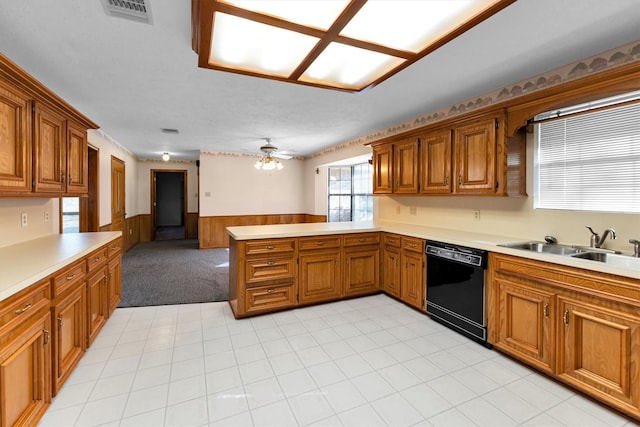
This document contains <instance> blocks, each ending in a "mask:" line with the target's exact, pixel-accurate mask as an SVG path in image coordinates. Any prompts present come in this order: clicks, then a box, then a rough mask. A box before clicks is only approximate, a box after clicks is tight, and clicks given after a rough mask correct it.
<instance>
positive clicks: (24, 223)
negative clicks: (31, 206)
mask: <svg viewBox="0 0 640 427" xmlns="http://www.w3.org/2000/svg"><path fill="white" fill-rule="evenodd" d="M27 224H28V223H27V213H26V212H22V213H21V214H20V226H21V227H26V226H27Z"/></svg>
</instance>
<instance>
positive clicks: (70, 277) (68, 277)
mask: <svg viewBox="0 0 640 427" xmlns="http://www.w3.org/2000/svg"><path fill="white" fill-rule="evenodd" d="M74 277H76V274H75V273H74V274H71V275H69V276H67V280H71V279H73V278H74Z"/></svg>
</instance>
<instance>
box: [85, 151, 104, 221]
mask: <svg viewBox="0 0 640 427" xmlns="http://www.w3.org/2000/svg"><path fill="white" fill-rule="evenodd" d="M88 156H89V161H88V162H87V167H88V169H89V174H88V181H87V184H88V195H87V197H81V198H80V231H83V232H84V231H100V215H99V213H100V149H99V148H98V147H94V146H93V145H91V144H89V154H88Z"/></svg>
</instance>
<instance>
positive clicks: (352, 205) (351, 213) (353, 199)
mask: <svg viewBox="0 0 640 427" xmlns="http://www.w3.org/2000/svg"><path fill="white" fill-rule="evenodd" d="M365 165H366V168H367V177H368V179H367V187H368V189H369V192H364V193H363V192H358V193H356V192H355V187H356V184H355V175H356V171H355V168H357V167H361V166H365ZM331 169H349V170H350V175H349V181H350V192H349V193H332V192H331ZM372 174H373V167H372V166H371V164H370V163H369V162H363V163H357V164H353V165H344V166H338V165H336V166H329V167H327V222H348V221H354V219H353V218H354V214H355V213H356V198H357V197H366V198H367V199H368V201H369V202H368V203H367V204H368V205H370V206H371V208H370V210H368V212H369V214H370V215H369V216H370V219H373V178H372ZM341 181H342V180H341ZM346 196H348V197H349V198H350V207H349V220H348V221H347V220H342V219H338V220H333V221H332V220H331V211H332V209H331V198H332V197H346ZM339 211H341V210H340V209H339ZM338 217H339V218H340V217H341V215H340V214H339V215H338Z"/></svg>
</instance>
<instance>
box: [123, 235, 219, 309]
mask: <svg viewBox="0 0 640 427" xmlns="http://www.w3.org/2000/svg"><path fill="white" fill-rule="evenodd" d="M228 292H229V252H228V249H203V250H200V249H198V241H197V240H166V241H155V242H146V243H138V244H137V245H136V246H134V247H133V249H131V250H130V251H129V252H127V253H126V254H125V255H124V256H123V257H122V301H121V302H120V305H119V307H141V306H148V305H168V304H190V303H198V302H211V301H226V300H228V299H229V294H228Z"/></svg>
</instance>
